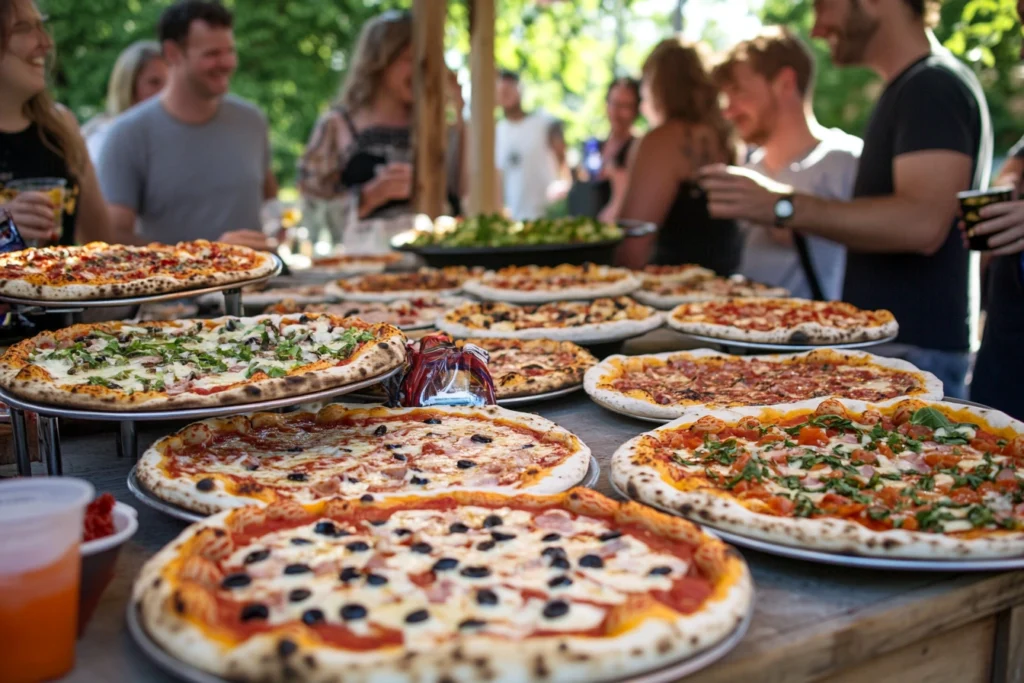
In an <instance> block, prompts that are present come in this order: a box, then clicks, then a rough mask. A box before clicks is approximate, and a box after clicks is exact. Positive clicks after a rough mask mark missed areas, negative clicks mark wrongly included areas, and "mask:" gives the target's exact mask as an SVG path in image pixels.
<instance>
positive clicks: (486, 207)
mask: <svg viewBox="0 0 1024 683" xmlns="http://www.w3.org/2000/svg"><path fill="white" fill-rule="evenodd" d="M469 1H470V6H469V43H470V50H469V65H470V70H471V72H472V84H473V92H472V102H471V103H470V124H469V178H470V180H469V210H468V214H469V215H470V216H478V215H480V214H484V213H497V212H499V211H501V206H502V201H501V199H500V197H499V196H498V186H497V184H498V178H497V175H496V172H495V168H494V100H495V81H496V77H497V74H496V72H495V68H494V19H495V16H494V2H495V0H469Z"/></svg>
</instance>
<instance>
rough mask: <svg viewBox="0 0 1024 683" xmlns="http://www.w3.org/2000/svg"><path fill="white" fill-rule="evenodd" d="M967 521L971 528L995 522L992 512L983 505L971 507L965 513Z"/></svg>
mask: <svg viewBox="0 0 1024 683" xmlns="http://www.w3.org/2000/svg"><path fill="white" fill-rule="evenodd" d="M967 521H969V522H970V523H971V526H974V527H979V526H988V525H989V524H994V523H995V521H996V520H995V516H994V515H993V514H992V511H991V510H989V509H988V508H987V507H985V506H984V505H972V506H971V509H970V510H968V511H967Z"/></svg>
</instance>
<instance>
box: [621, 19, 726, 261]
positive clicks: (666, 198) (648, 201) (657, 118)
mask: <svg viewBox="0 0 1024 683" xmlns="http://www.w3.org/2000/svg"><path fill="white" fill-rule="evenodd" d="M641 94H642V98H641V111H642V112H643V115H644V117H645V118H646V119H647V122H648V124H650V126H651V129H650V131H649V132H648V133H647V134H646V135H645V136H644V137H643V139H642V140H640V142H639V144H635V145H633V149H632V150H630V160H629V170H628V179H627V183H626V192H625V196H624V198H623V200H622V205H621V210H620V211H619V212H618V218H619V219H626V220H640V221H649V222H652V223H655V224H656V225H658V232H657V234H656V235H650V236H647V237H642V238H640V237H635V238H630V239H629V240H627V241H626V242H625V243H624V244H623V247H622V249H621V250H620V253H619V260H620V261H621V262H622V264H623V265H626V266H629V267H633V268H639V267H642V266H643V265H645V264H646V263H657V264H664V265H669V264H681V263H697V264H700V265H702V266H704V267H706V268H711V269H713V270H714V271H716V272H717V273H719V274H721V275H729V274H732V273H733V272H735V270H736V268H737V267H738V265H739V260H740V254H741V249H742V240H741V238H740V232H739V228H738V227H737V225H736V223H735V222H733V221H722V220H712V219H711V218H710V217H709V216H708V210H707V199H706V197H705V195H704V192H703V190H701V188H700V187H699V186H698V184H697V173H698V170H699V169H700V168H701V167H702V166H705V165H706V164H712V163H725V164H729V163H733V162H734V161H735V157H736V146H735V143H734V141H733V137H732V132H731V129H730V127H729V124H728V123H727V122H726V120H725V117H724V116H723V115H722V110H721V107H720V106H719V102H718V89H717V88H716V87H715V86H714V84H713V83H712V81H711V77H710V75H709V72H708V69H707V68H706V67H705V63H704V60H703V59H702V58H701V55H700V54H699V52H698V51H697V48H695V47H693V46H690V45H686V44H683V43H682V42H680V41H679V40H678V39H667V40H663V41H662V42H660V43H658V45H657V46H655V48H654V50H653V51H652V52H651V54H650V55H649V56H648V57H647V60H646V61H645V62H644V66H643V80H642V84H641Z"/></svg>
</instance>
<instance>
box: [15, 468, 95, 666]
mask: <svg viewBox="0 0 1024 683" xmlns="http://www.w3.org/2000/svg"><path fill="white" fill-rule="evenodd" d="M93 493H94V491H93V487H92V485H91V484H88V483H86V482H84V481H81V480H80V479H71V478H65V477H45V478H44V477H38V478H33V479H15V480H12V481H5V482H0V681H3V683H34V682H35V681H45V680H50V679H54V678H59V677H61V676H63V675H65V674H67V673H68V672H69V671H71V669H72V668H73V667H74V665H75V635H76V633H77V628H78V575H79V570H80V567H81V559H80V558H79V555H78V546H79V544H80V543H81V539H82V518H83V516H84V514H85V506H86V505H87V504H88V503H89V501H90V500H92V497H93Z"/></svg>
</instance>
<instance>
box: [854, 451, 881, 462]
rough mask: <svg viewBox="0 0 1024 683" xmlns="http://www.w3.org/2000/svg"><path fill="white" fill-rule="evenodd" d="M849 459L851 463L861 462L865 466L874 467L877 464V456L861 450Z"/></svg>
mask: <svg viewBox="0 0 1024 683" xmlns="http://www.w3.org/2000/svg"><path fill="white" fill-rule="evenodd" d="M850 459H851V460H852V461H853V462H862V463H864V464H866V465H874V464H875V463H877V462H878V456H877V455H875V454H874V453H872V452H871V451H866V450H864V449H863V448H858V449H857V450H855V451H854V452H853V453H852V454H851V455H850Z"/></svg>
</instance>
